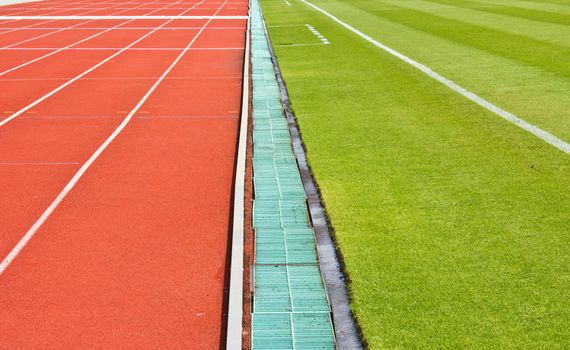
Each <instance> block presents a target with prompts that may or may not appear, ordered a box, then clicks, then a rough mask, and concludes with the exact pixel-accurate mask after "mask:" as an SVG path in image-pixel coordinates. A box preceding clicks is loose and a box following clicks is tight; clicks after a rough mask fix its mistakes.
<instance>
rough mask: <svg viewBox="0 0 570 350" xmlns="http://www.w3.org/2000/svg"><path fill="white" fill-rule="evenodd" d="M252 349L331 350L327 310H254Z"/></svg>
mask: <svg viewBox="0 0 570 350" xmlns="http://www.w3.org/2000/svg"><path fill="white" fill-rule="evenodd" d="M252 323H253V324H254V325H255V329H254V333H255V334H254V336H253V342H252V346H251V348H252V349H254V350H260V349H272V350H281V349H283V350H285V349H297V350H305V349H306V350H309V349H310V350H317V349H334V347H335V344H334V337H333V330H332V321H331V319H330V314H329V313H322V312H321V313H315V312H311V313H261V312H260V313H255V314H253V316H252Z"/></svg>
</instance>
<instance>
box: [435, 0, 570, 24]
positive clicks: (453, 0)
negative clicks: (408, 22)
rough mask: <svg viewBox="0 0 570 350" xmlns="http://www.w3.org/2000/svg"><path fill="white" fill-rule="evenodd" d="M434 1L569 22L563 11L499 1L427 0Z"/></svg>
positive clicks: (553, 21) (550, 20) (496, 12)
mask: <svg viewBox="0 0 570 350" xmlns="http://www.w3.org/2000/svg"><path fill="white" fill-rule="evenodd" d="M427 1H430V2H434V3H439V4H446V5H451V6H460V7H462V8H468V9H474V10H477V11H484V12H489V13H493V14H498V15H505V16H510V17H518V18H525V19H529V20H532V21H539V22H545V23H554V24H563V25H569V24H570V15H569V14H565V13H557V12H548V11H540V10H531V9H525V8H520V7H512V6H504V5H502V4H500V3H498V4H496V5H488V4H483V3H480V2H477V1H469V0H427Z"/></svg>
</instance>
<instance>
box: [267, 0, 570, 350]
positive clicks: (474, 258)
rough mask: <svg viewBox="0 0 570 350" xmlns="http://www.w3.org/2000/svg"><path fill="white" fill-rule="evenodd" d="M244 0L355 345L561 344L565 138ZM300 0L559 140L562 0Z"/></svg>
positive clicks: (568, 123) (566, 41)
mask: <svg viewBox="0 0 570 350" xmlns="http://www.w3.org/2000/svg"><path fill="white" fill-rule="evenodd" d="M309 1H311V0H309ZM261 2H262V6H263V10H264V14H265V17H266V20H267V24H268V26H269V32H270V35H271V39H272V42H273V44H274V46H275V49H276V53H277V56H278V59H279V64H280V66H281V68H282V70H283V74H284V78H285V80H286V83H287V87H288V89H289V94H290V97H291V101H292V104H293V108H294V110H295V113H296V116H297V118H298V122H299V125H300V129H301V132H302V135H303V140H304V142H305V145H306V148H307V153H308V158H309V161H310V164H311V166H312V169H313V172H314V174H315V176H316V178H317V181H318V183H319V185H320V188H321V191H322V196H323V199H324V202H325V205H326V208H327V211H328V214H329V217H330V219H331V223H332V225H333V228H334V230H335V236H336V240H337V243H338V246H339V250H340V252H341V254H342V256H343V259H344V262H345V267H346V271H347V273H348V275H349V277H350V279H351V282H350V285H349V289H350V296H351V298H352V309H353V312H354V313H355V316H356V317H357V319H358V323H359V325H360V327H361V328H362V332H363V336H364V339H365V341H366V342H367V343H368V345H369V347H370V348H371V349H385V348H386V349H396V348H401V349H415V348H457V349H459V348H472V349H565V348H568V344H570V331H569V330H568V325H569V324H570V308H569V307H568V305H570V293H568V290H570V156H569V155H568V154H565V153H563V152H561V151H560V150H558V149H556V148H554V147H552V146H551V145H549V144H547V143H545V142H544V141H543V140H541V139H539V138H537V137H535V136H534V135H531V134H530V133H528V132H526V131H524V130H522V129H520V128H518V127H517V126H514V125H513V124H510V123H508V122H507V121H505V120H503V119H501V118H500V117H498V116H497V115H495V114H493V113H491V112H489V111H487V110H485V109H483V108H482V107H480V106H478V105H476V104H474V103H473V102H471V101H468V100H467V99H465V98H464V97H462V96H460V95H459V94H457V93H455V92H453V91H452V90H450V89H448V88H447V87H445V86H443V85H442V84H440V83H438V82H436V81H435V80H433V79H432V78H430V77H428V76H427V75H424V74H423V73H421V72H419V71H418V70H417V69H414V68H413V67H411V66H409V65H407V64H406V63H403V62H402V61H400V60H399V59H398V58H396V57H394V56H391V55H389V54H387V53H386V52H384V51H382V50H380V49H379V48H377V47H375V46H373V45H371V44H370V43H368V42H366V41H365V40H363V39H362V38H360V37H358V36H357V35H355V34H353V33H351V32H350V31H348V30H347V29H346V28H344V27H342V26H340V25H339V24H338V23H335V22H333V21H332V20H331V19H329V18H328V17H326V16H324V15H323V14H322V13H319V12H317V11H315V10H314V9H312V8H311V7H309V6H307V5H306V4H304V3H302V2H300V1H299V0H288V2H289V3H290V4H291V6H289V5H288V4H287V3H286V2H285V1H283V0H262V1H261ZM311 2H312V3H314V4H315V5H317V6H319V7H321V8H323V9H324V10H326V11H329V12H330V13H332V14H333V15H335V16H337V17H339V18H340V19H341V20H343V21H345V22H347V23H349V24H350V25H352V26H354V27H356V28H357V29H358V30H360V31H362V32H364V33H366V34H368V35H369V36H371V37H373V38H374V39H376V40H378V41H380V42H382V43H383V44H386V45H388V46H390V47H392V48H393V49H395V50H398V51H399V52H401V53H403V54H405V55H407V56H409V57H411V58H412V59H414V60H416V61H419V62H421V63H423V64H425V65H427V66H429V67H430V68H432V69H433V70H434V71H436V72H438V73H439V74H441V75H443V76H445V77H447V78H449V79H452V80H453V81H455V82H456V83H458V84H459V85H461V86H463V87H465V88H467V89H468V90H470V91H472V92H474V93H476V94H478V95H479V96H481V97H483V98H485V99H487V100H488V101H490V102H492V103H494V104H496V105H497V106H500V107H501V108H503V109H505V110H507V111H509V112H512V113H514V114H516V115H517V116H519V117H520V118H522V119H524V120H526V121H528V122H529V123H532V124H534V125H536V126H538V127H540V128H542V129H544V130H546V131H548V132H550V133H552V134H554V135H555V136H557V137H559V138H561V139H563V140H565V141H569V140H570V65H569V64H568V59H569V57H570V1H564V0H551V1H519V0H504V1H500V2H499V1H495V0H477V1H467V0H433V1H419V0H405V1H395V0H385V1H371V0H314V1H311ZM305 24H310V25H311V26H313V27H314V28H315V29H316V30H317V31H319V32H320V33H321V34H322V35H324V36H325V37H326V38H327V39H328V40H329V41H330V42H331V44H330V45H322V44H321V42H320V40H319V38H318V37H317V36H315V34H313V33H312V32H311V31H310V30H308V29H307V27H306V26H305Z"/></svg>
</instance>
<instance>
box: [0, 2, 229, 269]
mask: <svg viewBox="0 0 570 350" xmlns="http://www.w3.org/2000/svg"><path fill="white" fill-rule="evenodd" d="M228 1H229V0H226V3H227V2H228ZM202 2H203V1H202ZM224 4H225V3H224ZM223 7H224V5H221V6H220V7H219V9H218V11H216V14H217V13H218V12H220V11H221V10H222V8H223ZM211 21H212V20H208V22H206V24H204V26H203V27H202V29H201V30H200V31H199V32H198V33H197V34H196V35H195V36H194V37H193V38H192V41H190V43H188V45H186V47H187V48H190V47H191V46H192V45H193V44H194V42H196V40H197V39H198V37H199V36H200V34H202V32H203V31H204V30H203V29H204V28H205V27H206V26H207V25H208V24H209V23H210V22H211ZM186 52H187V51H183V52H181V53H180V55H178V57H176V59H175V60H174V61H173V62H172V63H171V64H170V66H168V68H167V69H166V70H165V71H164V73H163V74H162V75H161V76H160V78H159V79H158V80H157V81H156V82H155V83H154V84H153V85H152V86H151V88H150V89H149V90H148V91H147V92H146V94H145V95H144V96H143V97H142V98H141V99H140V101H139V102H138V103H137V104H136V106H135V107H134V108H133V109H132V110H131V111H130V112H129V114H128V115H127V116H126V117H125V119H124V120H123V121H122V122H121V124H120V125H119V126H118V127H117V129H115V131H113V133H112V134H111V135H110V136H109V137H108V138H107V139H106V140H105V142H103V144H102V145H101V146H99V148H97V150H96V151H95V153H93V154H92V155H91V157H89V159H88V160H87V161H86V162H85V163H84V164H83V165H82V166H81V168H79V170H78V171H77V173H75V175H73V177H72V178H71V180H70V181H69V182H68V183H67V185H65V187H64V188H63V190H62V191H61V192H60V193H59V194H58V195H57V197H56V198H55V199H54V201H53V202H51V204H50V205H49V207H47V209H46V210H45V211H44V212H43V213H42V215H41V216H40V217H39V219H38V220H37V221H36V222H35V223H34V224H33V225H32V227H31V228H30V229H29V230H28V232H26V234H25V235H24V236H23V237H22V239H20V241H19V242H18V243H17V244H16V246H15V247H14V248H13V249H12V250H11V251H10V253H8V255H7V256H6V257H5V258H4V260H2V262H1V263H0V276H1V275H2V274H3V273H4V271H6V269H7V268H8V266H10V264H11V263H12V261H14V259H15V258H16V257H17V256H18V254H20V252H21V251H22V249H24V247H25V246H26V245H27V244H28V242H29V241H30V239H32V238H33V237H34V235H35V234H36V232H37V231H38V230H39V229H40V227H41V226H42V225H43V224H44V222H45V221H46V220H47V219H48V218H49V217H50V215H51V214H52V213H53V212H54V210H55V209H56V208H57V207H58V206H59V204H60V203H61V202H62V201H63V200H64V199H65V197H66V196H67V194H68V193H69V192H70V191H71V190H72V189H73V188H74V187H75V185H76V184H77V182H78V181H79V180H80V179H81V177H82V176H83V174H85V172H86V171H87V170H88V169H89V167H90V166H91V165H92V164H93V163H94V162H95V161H96V160H97V158H99V156H100V155H101V153H103V151H105V149H106V148H107V147H108V146H109V145H110V144H111V142H113V140H115V138H117V136H118V135H119V134H120V133H121V132H122V131H123V130H124V129H125V127H126V126H127V125H128V124H129V122H130V121H131V120H132V119H133V116H134V115H135V113H136V112H137V111H138V110H139V109H140V108H141V106H142V105H143V104H144V103H145V102H146V101H147V100H148V98H149V97H150V95H151V94H152V93H153V92H154V90H156V88H157V87H158V86H159V85H160V83H161V82H162V81H163V80H164V78H165V77H166V76H167V75H168V73H170V71H171V70H172V69H173V68H174V66H176V64H178V62H180V60H181V59H182V57H183V56H184V54H186Z"/></svg>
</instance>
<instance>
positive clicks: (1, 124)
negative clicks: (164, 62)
mask: <svg viewBox="0 0 570 350" xmlns="http://www.w3.org/2000/svg"><path fill="white" fill-rule="evenodd" d="M204 1H206V0H202V2H204ZM191 9H192V8H190V9H188V11H190V10H191ZM173 20H174V19H171V20H168V21H166V22H164V23H162V24H161V25H160V26H158V27H157V28H160V27H163V26H165V25H167V24H168V23H170V22H172V21H173ZM210 21H211V20H210ZM210 21H208V22H207V23H210ZM156 30H157V29H153V30H151V31H150V32H148V33H146V34H145V35H143V36H142V37H140V38H138V39H137V40H135V41H133V42H132V43H131V44H129V45H128V46H126V47H124V48H123V49H121V50H120V51H117V52H115V53H114V54H112V55H111V56H109V57H107V58H106V59H104V60H103V61H100V62H99V63H97V64H96V65H94V66H93V67H91V68H89V69H87V70H86V71H84V72H83V73H81V74H79V75H77V76H75V77H74V78H72V79H70V80H68V81H67V82H66V83H64V84H62V85H60V86H58V87H57V88H55V89H54V90H52V91H50V92H48V93H47V94H45V95H44V96H42V97H40V98H39V99H37V100H35V101H34V102H32V103H30V104H29V105H27V106H26V107H24V108H22V109H20V110H19V111H17V112H16V113H14V114H12V115H11V116H9V117H7V118H5V119H3V120H1V121H0V127H1V126H4V125H6V124H7V123H9V122H10V121H12V120H14V119H16V118H17V117H18V116H20V115H22V114H23V113H25V112H26V111H28V110H29V109H31V108H33V107H34V106H36V105H38V104H39V103H40V102H42V101H44V100H46V99H47V98H49V97H50V96H52V95H54V94H55V93H57V92H59V91H61V90H63V89H64V88H65V87H67V86H69V85H71V84H72V83H74V82H75V81H77V80H79V79H81V78H82V77H84V76H85V75H87V74H89V73H91V72H92V71H94V70H95V69H97V68H99V67H100V66H102V65H103V64H105V63H107V62H109V61H110V60H112V59H113V58H115V57H117V56H118V55H120V54H121V53H123V52H125V51H126V50H127V49H128V48H130V47H132V46H133V45H136V44H137V43H139V42H140V41H142V40H144V39H145V38H146V37H148V36H149V35H151V34H152V33H154V32H155V31H156ZM200 33H202V31H200ZM184 52H186V51H184Z"/></svg>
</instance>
